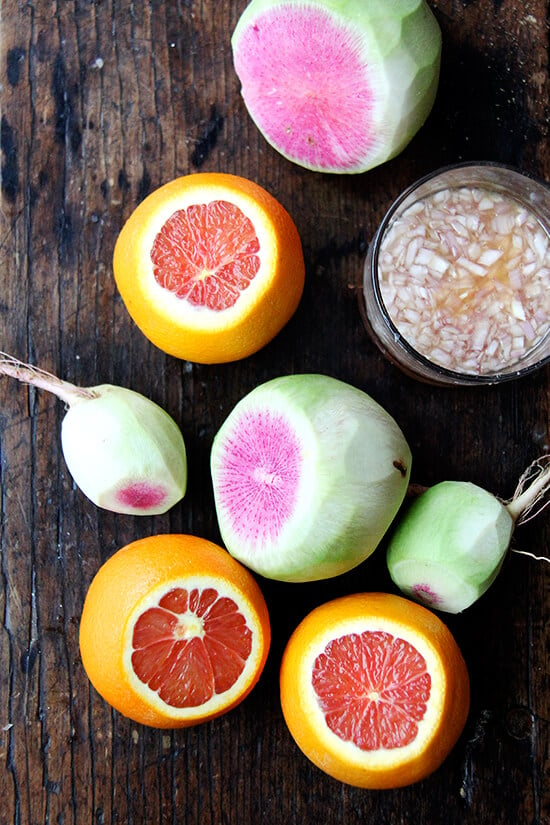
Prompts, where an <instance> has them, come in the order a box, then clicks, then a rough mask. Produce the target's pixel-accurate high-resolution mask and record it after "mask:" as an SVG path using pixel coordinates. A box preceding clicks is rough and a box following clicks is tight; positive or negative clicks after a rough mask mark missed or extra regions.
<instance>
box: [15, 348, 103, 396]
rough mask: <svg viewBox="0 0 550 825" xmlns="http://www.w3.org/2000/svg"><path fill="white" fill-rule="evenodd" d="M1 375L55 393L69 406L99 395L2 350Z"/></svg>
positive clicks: (92, 390) (90, 389)
mask: <svg viewBox="0 0 550 825" xmlns="http://www.w3.org/2000/svg"><path fill="white" fill-rule="evenodd" d="M0 375H7V376H9V377H10V378H15V379H17V381H21V382H22V383H23V384H29V385H30V386H31V387H37V388H38V389H41V390H46V391H47V392H51V393H53V395H56V396H57V397H58V398H59V399H61V401H63V402H64V403H65V404H67V405H68V406H71V404H74V403H75V402H76V401H79V400H82V399H83V398H95V397H96V395H97V393H96V392H95V390H94V389H92V388H87V387H86V388H85V387H77V386H76V385H75V384H71V383H70V382H69V381H63V380H62V379H61V378H58V377H57V375H53V373H51V372H46V370H42V369H40V368H39V367H34V366H33V365H32V364H26V363H25V362H24V361H19V360H18V359H17V358H14V357H13V355H9V354H8V353H7V352H2V351H1V350H0Z"/></svg>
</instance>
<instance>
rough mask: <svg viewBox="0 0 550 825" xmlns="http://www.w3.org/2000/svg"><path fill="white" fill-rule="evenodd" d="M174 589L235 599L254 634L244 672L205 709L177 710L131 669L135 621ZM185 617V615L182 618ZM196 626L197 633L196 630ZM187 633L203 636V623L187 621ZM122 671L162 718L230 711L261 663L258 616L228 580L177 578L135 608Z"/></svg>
mask: <svg viewBox="0 0 550 825" xmlns="http://www.w3.org/2000/svg"><path fill="white" fill-rule="evenodd" d="M175 588H183V589H185V590H188V591H191V590H193V589H194V588H196V589H198V590H204V589H207V588H214V589H215V590H217V592H218V597H224V596H226V597H228V598H230V599H232V600H233V601H234V602H235V603H236V605H237V608H238V610H239V612H240V613H242V615H243V616H244V618H245V621H246V624H247V626H248V628H249V629H250V630H251V632H252V648H251V651H250V656H249V657H248V659H247V660H246V663H245V665H244V668H243V671H242V673H241V674H240V676H239V677H238V679H237V680H236V681H235V683H234V684H233V685H232V686H231V687H230V688H229V689H228V690H226V691H224V692H223V693H218V694H214V695H213V696H212V698H211V699H209V700H208V701H207V702H205V703H203V704H202V705H198V706H195V707H186V708H176V707H173V706H172V705H169V704H167V703H166V702H165V701H164V700H163V699H161V698H160V696H159V695H158V693H157V692H156V691H153V690H151V688H150V687H149V686H148V685H146V684H145V683H144V682H142V681H141V679H139V678H138V676H137V675H136V674H135V672H134V668H133V665H132V653H133V647H132V637H133V632H134V627H135V624H136V621H137V620H138V618H139V617H140V616H141V614H142V613H144V612H145V611H146V610H148V609H150V608H152V607H157V606H158V603H159V601H160V599H161V598H162V597H163V596H164V595H165V594H166V593H169V592H170V591H171V590H173V589H175ZM183 615H184V616H185V615H186V614H183ZM193 625H194V630H193ZM187 631H188V632H189V635H201V631H200V621H195V622H192V620H191V619H190V618H189V617H187ZM122 649H123V669H124V672H125V674H126V678H127V679H128V683H129V686H130V688H131V689H132V690H133V691H135V693H137V694H138V695H140V696H141V697H142V698H143V700H144V701H145V702H146V703H147V704H148V705H149V706H150V707H151V708H152V709H154V710H156V711H158V712H160V713H162V715H163V716H167V717H171V718H172V719H174V720H176V721H177V720H183V719H185V720H189V721H192V720H193V719H196V718H202V717H204V716H205V715H208V714H209V713H213V712H215V711H217V710H220V709H222V708H224V707H228V706H229V705H231V704H232V702H233V701H235V700H237V699H238V698H240V696H241V694H242V692H243V690H245V689H246V687H247V685H248V684H249V683H250V682H251V680H252V679H253V677H254V676H255V674H256V672H257V670H258V666H259V663H260V661H261V658H262V655H263V650H264V648H263V644H262V642H261V632H260V624H259V621H258V616H257V614H256V612H255V610H254V609H253V607H252V606H251V604H250V603H249V602H248V600H247V599H245V597H244V596H243V594H242V593H241V592H240V591H239V590H237V589H236V588H234V587H233V586H232V585H231V584H230V583H229V582H228V581H226V580H225V579H219V580H218V579H216V578H215V577H213V576H208V577H207V576H190V577H189V578H184V579H182V578H177V579H174V580H173V581H170V582H168V583H167V582H165V583H163V584H162V585H159V586H157V587H155V588H152V589H151V590H150V591H149V592H148V593H147V594H146V595H145V596H144V597H143V598H142V599H141V600H140V601H139V602H138V603H137V604H136V605H135V607H134V609H133V611H132V613H130V615H129V616H128V620H127V622H126V625H125V627H124V632H123V644H122Z"/></svg>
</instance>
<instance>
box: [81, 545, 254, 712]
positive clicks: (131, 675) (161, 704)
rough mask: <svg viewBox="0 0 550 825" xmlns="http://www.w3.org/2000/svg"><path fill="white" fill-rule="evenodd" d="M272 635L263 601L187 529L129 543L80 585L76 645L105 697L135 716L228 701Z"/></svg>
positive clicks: (214, 707)
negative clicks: (82, 599)
mask: <svg viewBox="0 0 550 825" xmlns="http://www.w3.org/2000/svg"><path fill="white" fill-rule="evenodd" d="M269 643H270V628H269V617H268V613H267V607H266V604H265V601H264V598H263V595H262V593H261V591H260V589H259V587H258V585H257V583H256V582H255V580H254V579H253V578H252V576H251V574H250V573H249V572H248V571H246V570H245V569H244V568H243V567H242V566H241V565H240V564H239V563H238V562H236V561H235V560H234V559H232V558H231V557H230V556H229V554H228V553H227V552H226V551H225V550H223V549H222V548H221V547H218V546H217V545H215V544H212V543H211V542H208V541H206V540H204V539H199V538H197V537H195V536H185V535H160V536H153V537H150V538H146V539H141V540H139V541H136V542H133V543H132V544H130V545H128V546H127V547H125V548H122V549H121V550H119V551H118V552H117V553H115V554H114V556H112V557H111V558H110V559H109V560H108V561H107V562H106V563H105V564H104V565H103V566H102V567H101V568H100V570H99V571H98V573H97V574H96V576H95V578H94V580H93V581H92V583H91V585H90V588H89V590H88V593H87V596H86V600H85V603H84V609H83V613H82V619H81V626H80V649H81V654H82V662H83V665H84V668H85V670H86V672H87V674H88V677H89V678H90V681H91V682H92V684H93V685H94V687H95V688H96V690H97V691H98V693H100V694H101V695H102V696H103V698H104V699H105V700H106V701H107V702H109V703H110V704H111V705H112V706H113V707H115V708H116V709H117V710H119V711H120V712H121V713H123V714H124V715H126V716H128V717H130V718H131V719H133V720H134V721H136V722H141V723H143V724H147V725H151V726H155V727H182V726H186V725H191V724H195V723H198V722H203V721H206V720H207V719H211V718H213V717H215V716H219V715H220V714H222V713H225V712H226V711H228V710H230V709H231V708H232V707H234V706H235V705H236V704H238V703H239V702H240V701H242V699H244V698H245V696H246V695H248V693H249V692H250V690H251V689H252V688H253V687H254V685H255V684H256V682H257V680H258V679H259V677H260V674H261V672H262V669H263V666H264V664H265V661H266V658H267V653H268V649H269Z"/></svg>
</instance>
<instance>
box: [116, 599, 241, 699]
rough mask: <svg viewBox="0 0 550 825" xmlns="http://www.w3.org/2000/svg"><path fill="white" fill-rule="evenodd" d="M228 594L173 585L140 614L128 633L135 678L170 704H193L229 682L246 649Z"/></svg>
mask: <svg viewBox="0 0 550 825" xmlns="http://www.w3.org/2000/svg"><path fill="white" fill-rule="evenodd" d="M251 637H252V632H251V630H250V627H249V626H248V625H247V623H246V619H245V618H244V616H243V615H242V613H240V612H239V609H238V607H237V604H236V603H235V602H234V601H233V599H229V598H227V597H220V595H219V594H218V592H217V591H216V590H215V589H214V588H211V587H210V588H205V589H204V590H202V591H199V590H198V589H196V588H195V589H194V590H191V591H189V590H187V589H186V588H183V587H177V588H174V589H173V590H170V591H169V592H168V593H167V594H166V595H165V596H163V597H162V598H161V599H160V600H159V606H158V607H151V608H149V609H148V610H145V611H144V612H143V613H141V614H140V615H139V616H138V618H137V620H136V623H135V625H134V627H133V633H132V648H133V653H132V667H133V669H134V672H135V674H136V676H137V677H138V679H139V680H140V681H141V682H143V683H144V684H147V685H148V686H149V687H150V688H151V690H153V691H157V692H158V694H159V696H160V697H161V699H162V700H163V701H164V702H166V703H167V704H169V705H173V706H174V707H196V706H197V705H201V704H204V703H205V702H206V701H208V700H209V699H211V698H212V696H213V695H214V694H216V693H223V692H224V691H226V690H229V688H230V687H232V686H233V685H234V684H235V682H236V681H237V679H238V678H239V676H240V675H241V673H242V672H243V669H244V666H245V664H246V660H247V659H248V657H249V656H250V653H251V650H252V638H251Z"/></svg>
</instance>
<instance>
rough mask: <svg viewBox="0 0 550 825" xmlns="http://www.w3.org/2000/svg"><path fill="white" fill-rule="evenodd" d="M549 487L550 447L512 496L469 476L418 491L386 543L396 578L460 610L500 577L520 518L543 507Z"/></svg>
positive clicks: (413, 592) (441, 606)
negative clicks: (505, 499)
mask: <svg viewBox="0 0 550 825" xmlns="http://www.w3.org/2000/svg"><path fill="white" fill-rule="evenodd" d="M549 493H550V455H544V456H541V457H540V458H538V459H536V460H535V461H534V462H533V463H532V464H531V465H530V466H529V467H528V468H527V470H526V471H525V472H524V473H523V475H522V476H521V478H520V480H519V483H518V485H517V488H516V491H515V493H514V496H513V497H512V498H511V499H510V501H508V502H503V501H501V500H500V499H498V498H497V497H496V496H494V495H493V494H492V493H489V492H488V491H487V490H484V489H483V488H482V487H478V486H477V485H476V484H472V483H471V482H468V481H441V482H440V483H439V484H435V485H434V486H433V487H430V488H428V489H427V490H425V491H424V492H422V493H421V494H420V496H419V497H418V498H415V499H414V501H413V503H412V505H411V506H410V507H409V508H408V509H407V510H405V511H404V513H403V514H402V516H401V518H400V519H399V521H398V522H397V524H396V526H395V528H394V530H393V533H392V536H391V538H390V541H389V544H388V550H387V564H388V570H389V573H390V576H391V578H392V580H393V582H394V583H395V584H396V585H397V586H398V587H399V589H400V590H401V591H402V592H403V593H404V594H405V595H406V596H407V597H409V598H412V599H414V600H415V601H418V602H421V603H422V604H424V605H426V607H430V608H432V609H436V610H442V611H444V612H446V613H460V612H461V611H463V610H465V609H466V608H467V607H470V605H472V604H474V602H476V601H477V600H478V599H479V598H480V597H481V596H482V595H483V594H484V593H485V591H486V590H487V589H488V588H489V587H490V585H491V584H492V583H493V581H494V580H495V579H496V577H497V576H498V574H499V572H500V569H501V567H502V564H503V562H504V559H505V558H506V555H507V553H508V550H509V548H510V543H511V540H512V536H513V533H514V530H515V528H516V526H518V525H519V524H522V523H524V522H525V521H528V520H529V519H531V518H533V517H534V516H535V515H536V514H537V513H539V512H541V510H543V509H544V508H545V507H546V506H547V505H548V504H549V503H550V501H549V499H548V495H549ZM513 552H516V553H522V554H525V555H527V556H532V557H533V558H535V559H544V560H546V561H548V559H546V558H545V557H544V556H541V557H539V556H534V555H533V554H531V553H527V552H525V551H522V550H515V549H513Z"/></svg>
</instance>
